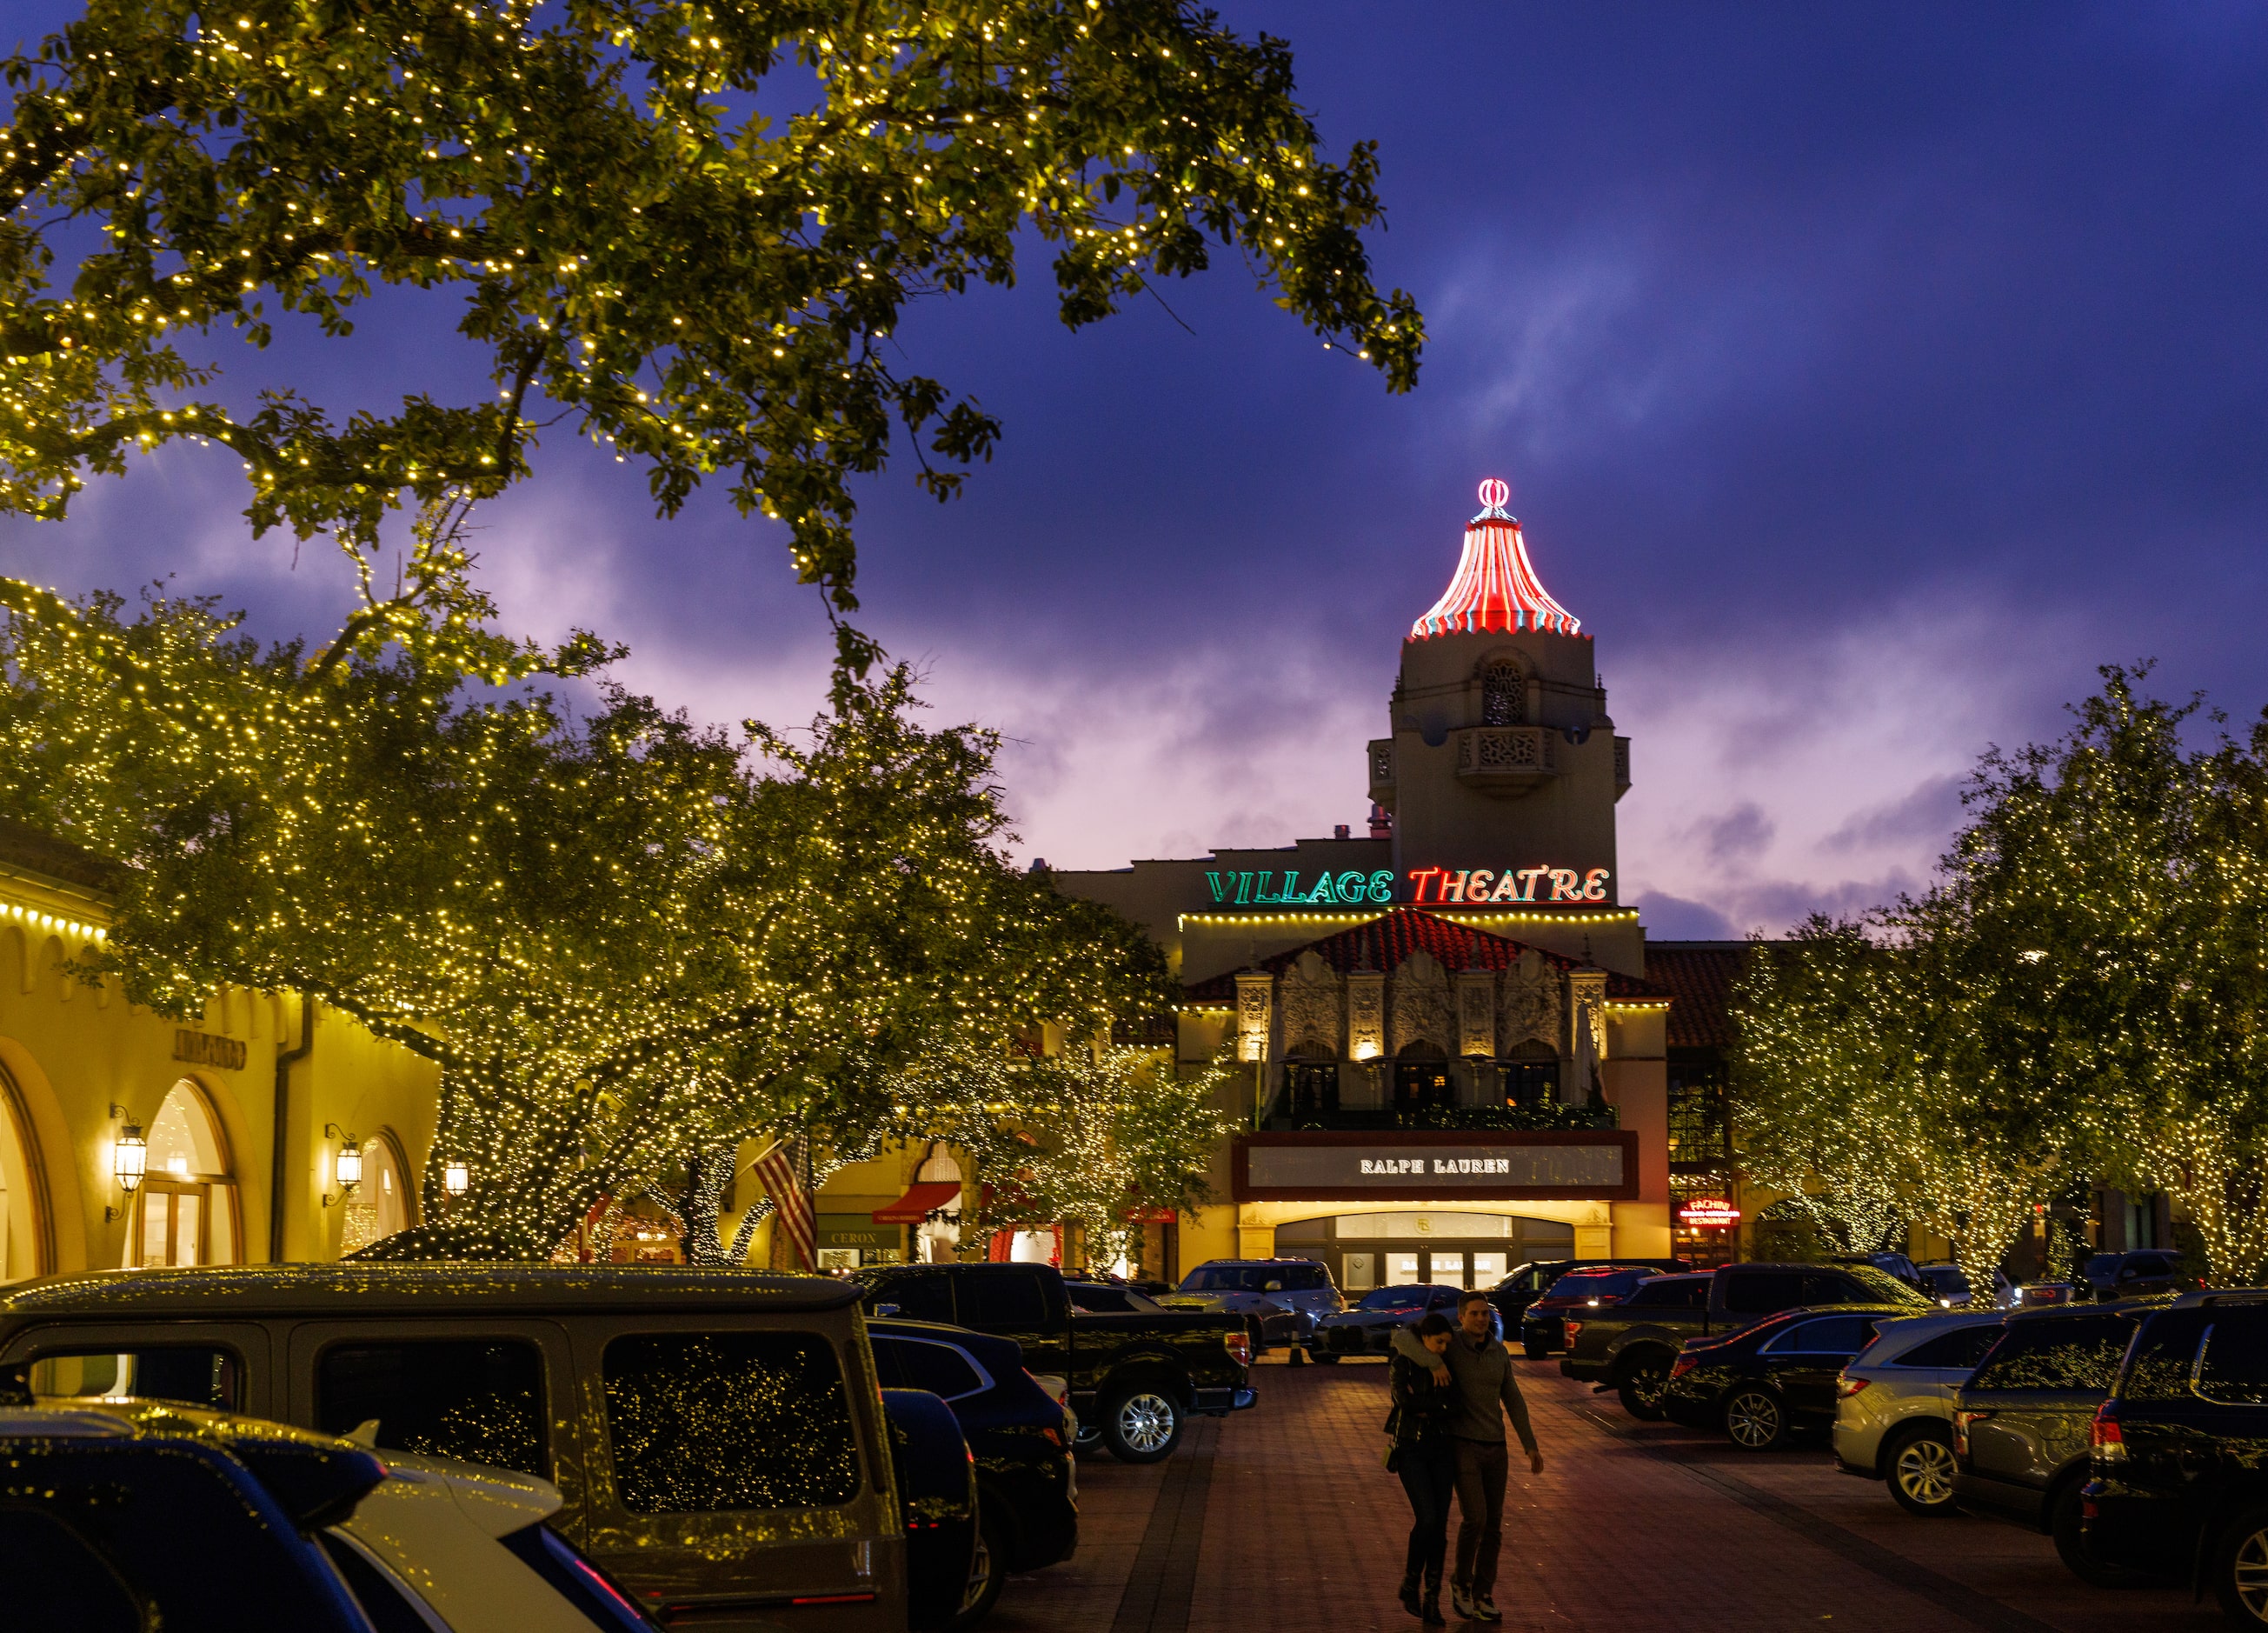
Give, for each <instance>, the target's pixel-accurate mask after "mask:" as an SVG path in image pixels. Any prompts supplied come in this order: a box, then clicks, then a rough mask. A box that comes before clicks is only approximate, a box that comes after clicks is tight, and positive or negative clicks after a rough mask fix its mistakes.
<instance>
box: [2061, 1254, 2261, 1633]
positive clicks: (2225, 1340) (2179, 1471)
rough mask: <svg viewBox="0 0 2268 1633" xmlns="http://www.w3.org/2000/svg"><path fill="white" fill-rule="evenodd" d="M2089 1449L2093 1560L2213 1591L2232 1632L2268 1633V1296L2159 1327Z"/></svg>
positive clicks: (2127, 1373)
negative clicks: (2265, 1631)
mask: <svg viewBox="0 0 2268 1633" xmlns="http://www.w3.org/2000/svg"><path fill="white" fill-rule="evenodd" d="M2088 1438H2089V1442H2090V1452H2091V1457H2090V1476H2091V1477H2090V1478H2089V1480H2088V1483H2087V1484H2086V1485H2084V1486H2082V1487H2081V1488H2080V1544H2081V1547H2082V1548H2083V1550H2084V1553H2085V1555H2086V1556H2087V1557H2088V1560H2089V1561H2091V1562H2093V1563H2095V1564H2096V1565H2097V1566H2098V1567H2100V1568H2105V1569H2111V1570H2119V1569H2124V1570H2132V1571H2136V1572H2138V1573H2142V1574H2147V1575H2150V1576H2163V1577H2172V1578H2176V1579H2177V1580H2183V1581H2186V1582H2188V1583H2190V1584H2191V1585H2193V1586H2194V1587H2196V1588H2198V1589H2202V1588H2204V1587H2206V1586H2210V1587H2211V1588H2212V1589H2213V1593H2214V1595H2215V1596H2216V1597H2217V1598H2219V1600H2220V1607H2221V1609H2222V1610H2223V1612H2225V1613H2226V1614H2227V1615H2228V1620H2229V1621H2230V1622H2234V1623H2235V1625H2237V1626H2239V1627H2246V1628H2254V1629H2259V1628H2268V1463H2264V1461H2263V1460H2262V1458H2261V1448H2262V1447H2263V1446H2264V1445H2268V1292H2263V1291H2261V1290H2259V1289H2248V1290H2245V1291H2241V1292H2208V1293H2202V1294H2190V1295H2186V1296H2184V1297H2183V1298H2182V1299H2181V1300H2180V1301H2179V1302H2178V1303H2177V1304H2175V1305H2174V1307H2173V1308H2172V1309H2170V1310H2159V1311H2155V1312H2152V1313H2151V1314H2149V1315H2147V1316H2145V1317H2144V1318H2143V1320H2142V1324H2141V1330H2140V1332H2139V1334H2138V1335H2137V1337H2136V1338H2135V1341H2134V1342H2133V1344H2132V1347H2131V1348H2130V1349H2128V1350H2127V1352H2126V1355H2125V1357H2124V1362H2123V1363H2122V1364H2121V1365H2120V1367H2119V1370H2118V1377H2117V1381H2116V1382H2115V1383H2114V1384H2113V1385H2111V1390H2110V1395H2109V1397H2108V1398H2106V1399H2105V1400H2104V1401H2103V1402H2102V1405H2101V1406H2100V1407H2098V1408H2095V1419H2094V1422H2093V1424H2092V1425H2091V1428H2090V1432H2089V1436H2088Z"/></svg>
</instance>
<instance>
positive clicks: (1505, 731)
mask: <svg viewBox="0 0 2268 1633" xmlns="http://www.w3.org/2000/svg"><path fill="white" fill-rule="evenodd" d="M1558 774H1559V734H1558V733H1557V732H1556V731H1554V730H1552V729H1551V728H1550V727H1548V726H1475V727H1471V728H1468V729H1467V730H1464V731H1461V732H1459V733H1457V780H1458V781H1459V782H1462V783H1463V784H1464V785H1465V787H1468V788H1477V789H1479V790H1480V791H1481V792H1482V793H1484V794H1500V795H1512V794H1526V793H1527V792H1528V790H1530V789H1531V788H1534V787H1537V786H1538V785H1540V784H1542V783H1544V782H1548V781H1550V780H1551V779H1552V778H1554V777H1557V775H1558Z"/></svg>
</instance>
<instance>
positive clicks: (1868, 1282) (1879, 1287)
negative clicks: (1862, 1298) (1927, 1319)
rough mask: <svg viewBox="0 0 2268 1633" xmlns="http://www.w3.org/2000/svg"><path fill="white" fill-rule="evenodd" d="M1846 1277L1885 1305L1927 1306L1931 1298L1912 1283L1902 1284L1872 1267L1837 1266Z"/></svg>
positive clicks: (1893, 1277) (1892, 1276) (1884, 1271)
mask: <svg viewBox="0 0 2268 1633" xmlns="http://www.w3.org/2000/svg"><path fill="white" fill-rule="evenodd" d="M1836 1268H1837V1269H1838V1270H1840V1271H1842V1272H1843V1274H1844V1275H1847V1276H1849V1277H1850V1278H1851V1279H1852V1281H1854V1282H1857V1283H1858V1284H1859V1286H1860V1287H1861V1288H1863V1289H1866V1292H1867V1297H1870V1298H1873V1299H1874V1300H1876V1301H1877V1302H1878V1303H1881V1304H1915V1305H1925V1304H1928V1303H1929V1302H1930V1301H1929V1296H1928V1295H1927V1294H1926V1293H1924V1292H1922V1291H1921V1290H1920V1289H1918V1288H1916V1287H1915V1286H1914V1285H1913V1284H1912V1283H1911V1282H1901V1281H1899V1280H1898V1278H1897V1277H1896V1276H1894V1275H1891V1274H1890V1273H1889V1271H1887V1270H1877V1269H1875V1268H1874V1266H1872V1265H1837V1267H1836Z"/></svg>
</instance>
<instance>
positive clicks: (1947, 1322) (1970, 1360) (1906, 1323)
mask: <svg viewBox="0 0 2268 1633" xmlns="http://www.w3.org/2000/svg"><path fill="white" fill-rule="evenodd" d="M2003 1319H2005V1317H2004V1316H2003V1314H2002V1312H1999V1311H1997V1310H1954V1311H1948V1312H1946V1313H1945V1314H1943V1315H1926V1316H1910V1317H1908V1318H1907V1319H1904V1320H1902V1321H1885V1322H1883V1323H1882V1324H1881V1326H1879V1327H1878V1328H1876V1329H1875V1333H1874V1342H1872V1343H1870V1344H1868V1345H1867V1347H1866V1348H1865V1349H1862V1350H1860V1351H1859V1353H1858V1354H1857V1355H1856V1356H1852V1358H1851V1361H1850V1363H1849V1364H1847V1365H1846V1366H1845V1367H1844V1369H1843V1375H1842V1376H1841V1377H1840V1378H1837V1380H1836V1383H1835V1463H1836V1467H1838V1468H1840V1469H1842V1471H1843V1472H1844V1473H1845V1474H1863V1475H1865V1476H1866V1477H1867V1479H1869V1480H1881V1481H1885V1482H1888V1483H1889V1488H1890V1495H1891V1496H1894V1497H1896V1499H1897V1500H1898V1504H1899V1506H1900V1507H1902V1508H1904V1509H1905V1510H1906V1511H1907V1512H1909V1513H1914V1514H1949V1513H1951V1512H1953V1510H1954V1504H1953V1474H1954V1462H1953V1396H1954V1392H1955V1390H1957V1389H1959V1388H1960V1387H1961V1385H1963V1384H1965V1383H1967V1382H1968V1381H1969V1375H1970V1373H1971V1372H1973V1371H1976V1370H1977V1363H1978V1362H1979V1361H1982V1360H1983V1359H1984V1358H1985V1351H1986V1350H1988V1349H1991V1348H1992V1343H1993V1341H1994V1340H1995V1339H1997V1338H1999V1336H2000V1324H2001V1322H2002V1320H2003Z"/></svg>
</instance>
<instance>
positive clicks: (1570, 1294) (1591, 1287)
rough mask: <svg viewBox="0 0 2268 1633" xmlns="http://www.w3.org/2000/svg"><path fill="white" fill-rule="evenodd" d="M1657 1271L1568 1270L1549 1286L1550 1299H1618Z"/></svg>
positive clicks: (1659, 1273) (1658, 1273)
mask: <svg viewBox="0 0 2268 1633" xmlns="http://www.w3.org/2000/svg"><path fill="white" fill-rule="evenodd" d="M1656 1275H1661V1272H1660V1271H1659V1270H1644V1269H1637V1270H1570V1271H1569V1272H1568V1273H1567V1274H1566V1275H1563V1276H1561V1277H1560V1278H1559V1279H1558V1280H1557V1282H1553V1283H1552V1284H1551V1291H1550V1294H1549V1295H1548V1297H1552V1298H1620V1297H1624V1295H1626V1294H1628V1293H1629V1292H1630V1291H1631V1289H1633V1288H1635V1287H1636V1286H1637V1285H1638V1283H1639V1282H1643V1281H1646V1280H1647V1279H1648V1278H1649V1277H1652V1276H1656Z"/></svg>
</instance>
